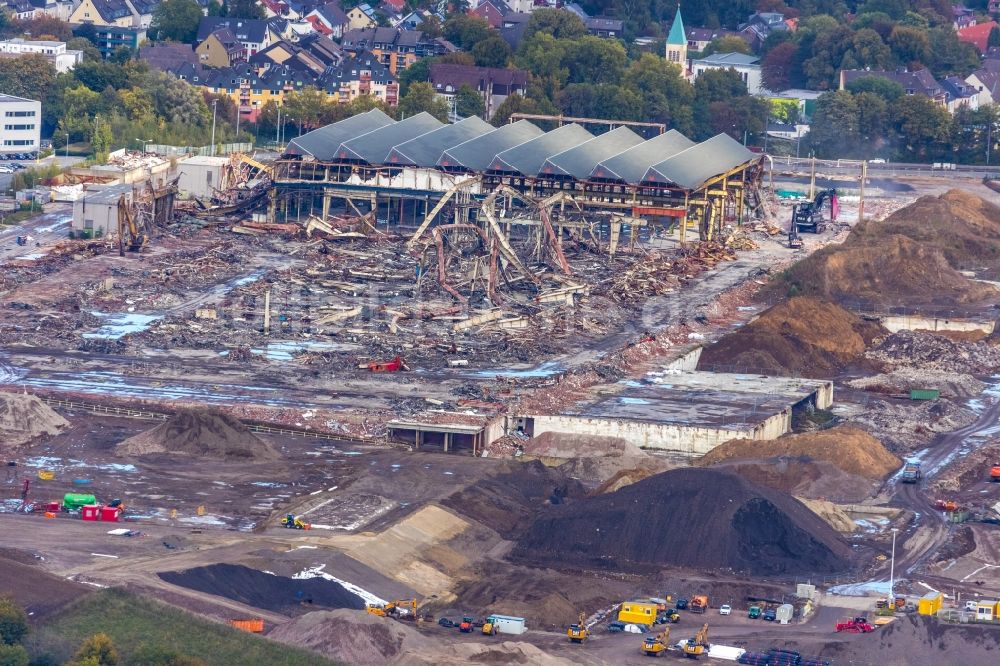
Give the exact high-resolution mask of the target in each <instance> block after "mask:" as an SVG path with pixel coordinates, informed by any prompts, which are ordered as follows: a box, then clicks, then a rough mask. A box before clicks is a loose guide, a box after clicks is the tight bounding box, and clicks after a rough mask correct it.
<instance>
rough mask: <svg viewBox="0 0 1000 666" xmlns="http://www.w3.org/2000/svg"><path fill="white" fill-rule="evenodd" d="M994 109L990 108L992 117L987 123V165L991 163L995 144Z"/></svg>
mask: <svg viewBox="0 0 1000 666" xmlns="http://www.w3.org/2000/svg"><path fill="white" fill-rule="evenodd" d="M992 143H993V111H992V110H990V118H989V121H988V122H987V124H986V166H989V165H990V148H992V147H993V146H992V145H991V144H992Z"/></svg>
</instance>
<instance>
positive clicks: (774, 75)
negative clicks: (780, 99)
mask: <svg viewBox="0 0 1000 666" xmlns="http://www.w3.org/2000/svg"><path fill="white" fill-rule="evenodd" d="M797 53H798V49H797V48H796V46H795V44H793V43H791V42H785V43H784V44H779V45H778V46H776V47H774V48H773V49H771V50H770V51H768V52H767V54H766V55H765V56H764V58H763V59H762V60H761V63H760V76H761V82H762V83H763V84H764V87H765V88H767V89H768V90H772V91H774V92H780V91H782V90H786V89H787V88H789V87H790V86H791V82H792V71H793V70H794V68H795V58H796V54H797Z"/></svg>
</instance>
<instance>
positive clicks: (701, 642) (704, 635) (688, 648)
mask: <svg viewBox="0 0 1000 666" xmlns="http://www.w3.org/2000/svg"><path fill="white" fill-rule="evenodd" d="M707 650H708V623H706V624H704V625H702V627H701V630H700V631H699V632H698V633H697V634H695V635H694V638H689V639H687V640H686V641H685V642H684V654H685V655H687V656H688V657H691V658H692V659H697V658H698V657H700V656H701V655H703V654H705V652H706V651H707Z"/></svg>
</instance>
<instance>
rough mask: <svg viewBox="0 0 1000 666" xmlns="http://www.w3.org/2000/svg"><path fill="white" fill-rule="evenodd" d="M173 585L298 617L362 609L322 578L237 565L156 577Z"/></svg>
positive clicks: (352, 597) (357, 599)
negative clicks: (321, 610) (319, 610)
mask: <svg viewBox="0 0 1000 666" xmlns="http://www.w3.org/2000/svg"><path fill="white" fill-rule="evenodd" d="M157 575H158V576H159V577H160V578H162V579H163V580H165V581H166V582H168V583H172V584H173V585H180V586H181V587H186V588H189V589H192V590H198V591H199V592H206V593H208V594H214V595H217V596H220V597H225V598H227V599H232V600H234V601H239V602H240V603H243V604H246V605H248V606H253V607H255V608H263V609H264V610H269V611H274V612H277V613H284V614H286V615H298V614H300V613H303V612H305V610H308V608H309V607H315V606H325V607H327V608H354V609H364V607H365V604H364V601H362V600H361V597H359V596H357V595H356V594H354V593H352V592H348V591H347V590H346V589H344V588H343V587H342V586H341V585H340V584H339V583H335V582H333V581H330V580H326V579H324V578H302V579H296V578H288V577H286V576H275V575H273V574H269V573H264V572H263V571H257V570H256V569H251V568H249V567H244V566H240V565H238V564H212V565H210V566H206V567H196V568H194V569H186V570H184V571H164V572H161V573H159V574H157Z"/></svg>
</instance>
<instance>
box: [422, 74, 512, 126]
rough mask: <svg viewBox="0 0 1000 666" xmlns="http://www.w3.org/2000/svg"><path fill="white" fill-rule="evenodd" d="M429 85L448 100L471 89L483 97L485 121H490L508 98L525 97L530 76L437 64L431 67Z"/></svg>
mask: <svg viewBox="0 0 1000 666" xmlns="http://www.w3.org/2000/svg"><path fill="white" fill-rule="evenodd" d="M430 83H431V85H432V86H434V91H435V92H437V93H438V94H439V95H442V96H443V97H445V98H447V99H449V100H450V99H451V98H452V97H454V95H455V93H456V92H458V89H459V88H461V87H462V86H463V85H467V86H469V87H471V88H472V89H473V90H475V91H477V92H478V93H479V94H480V95H481V96H482V98H483V104H484V105H485V107H486V117H487V118H490V117H492V116H493V113H494V112H495V111H496V110H497V108H498V107H499V106H500V105H501V104H502V103H503V101H504V100H505V99H507V97H508V96H509V95H512V94H514V93H518V94H521V95H524V93H525V92H526V90H527V88H528V72H526V71H524V70H523V69H497V68H493V67H476V66H474V65H452V64H442V63H435V64H432V65H431V75H430Z"/></svg>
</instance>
